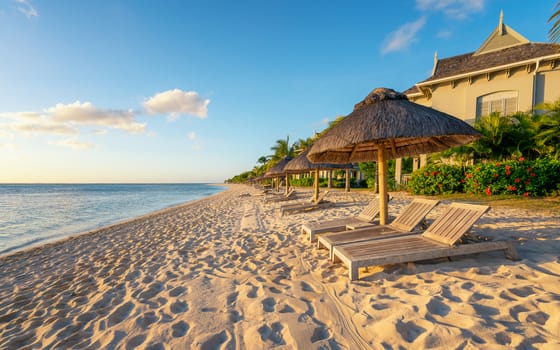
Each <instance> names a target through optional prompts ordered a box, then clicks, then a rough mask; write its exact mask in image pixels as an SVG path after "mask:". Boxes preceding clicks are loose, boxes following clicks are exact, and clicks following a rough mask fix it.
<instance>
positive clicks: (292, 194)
mask: <svg viewBox="0 0 560 350" xmlns="http://www.w3.org/2000/svg"><path fill="white" fill-rule="evenodd" d="M294 198H296V191H295V190H294V189H291V190H290V191H289V192H288V193H287V194H282V195H272V196H267V197H264V202H265V203H273V202H283V201H289V200H291V199H294Z"/></svg>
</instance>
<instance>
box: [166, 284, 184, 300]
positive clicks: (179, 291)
mask: <svg viewBox="0 0 560 350" xmlns="http://www.w3.org/2000/svg"><path fill="white" fill-rule="evenodd" d="M186 291H187V288H185V287H181V286H180V287H175V288H173V289H171V290H170V291H169V296H170V297H172V298H176V297H178V296H179V295H182V294H184V293H185V292H186Z"/></svg>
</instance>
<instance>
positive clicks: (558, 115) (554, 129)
mask: <svg viewBox="0 0 560 350" xmlns="http://www.w3.org/2000/svg"><path fill="white" fill-rule="evenodd" d="M539 109H540V110H541V111H543V112H544V113H543V114H542V115H540V117H539V119H538V122H537V125H538V127H537V128H538V131H537V135H536V137H535V138H536V140H537V145H538V146H540V147H541V149H542V152H543V153H544V154H548V155H550V156H552V157H554V158H556V159H558V158H559V157H560V100H559V101H556V102H555V103H545V104H543V105H541V106H540V108H539Z"/></svg>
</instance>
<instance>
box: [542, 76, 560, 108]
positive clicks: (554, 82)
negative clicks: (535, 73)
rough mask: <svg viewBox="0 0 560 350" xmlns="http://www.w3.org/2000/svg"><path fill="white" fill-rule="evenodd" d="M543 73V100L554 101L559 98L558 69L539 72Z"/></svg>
mask: <svg viewBox="0 0 560 350" xmlns="http://www.w3.org/2000/svg"><path fill="white" fill-rule="evenodd" d="M539 74H541V75H544V76H545V79H544V102H556V101H558V100H559V99H560V69H556V70H547V71H543V72H540V73H539Z"/></svg>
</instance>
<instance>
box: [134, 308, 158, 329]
mask: <svg viewBox="0 0 560 350" xmlns="http://www.w3.org/2000/svg"><path fill="white" fill-rule="evenodd" d="M158 320H159V317H158V316H156V314H155V312H153V311H150V312H146V313H145V314H144V315H142V316H140V317H138V318H137V319H136V324H137V325H138V326H140V327H142V328H144V329H147V328H148V327H150V325H152V323H156V322H157V321H158Z"/></svg>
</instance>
